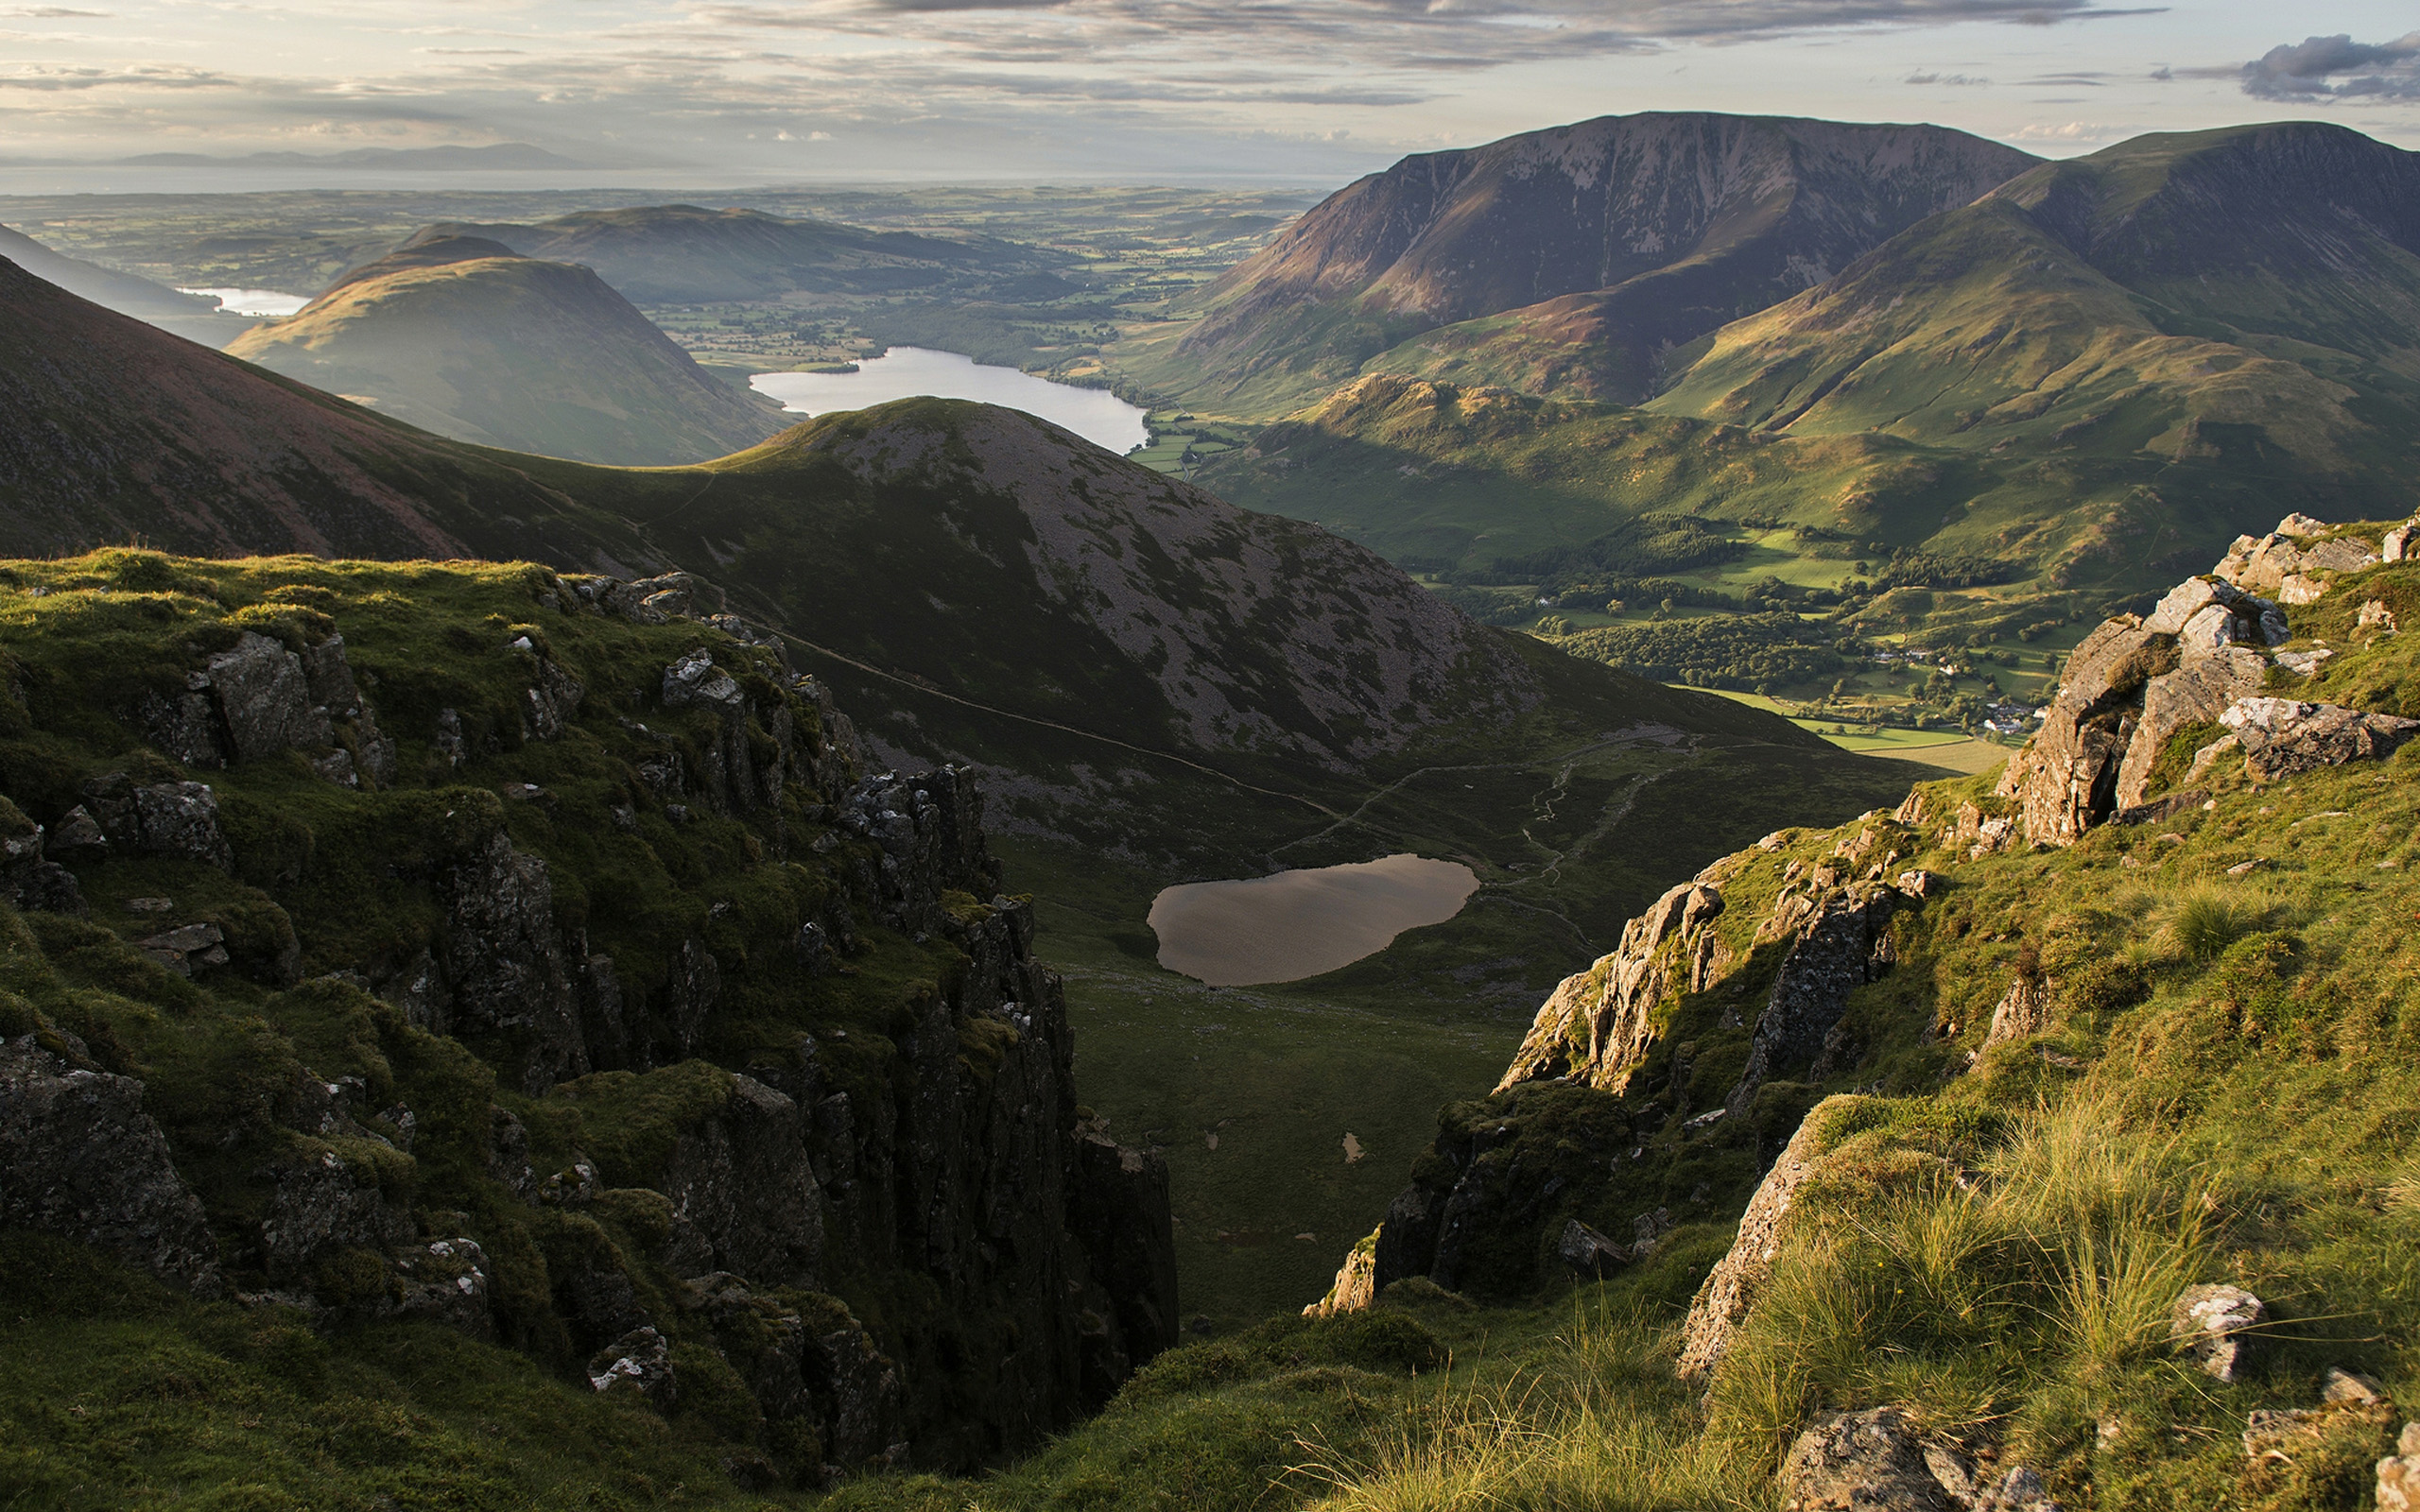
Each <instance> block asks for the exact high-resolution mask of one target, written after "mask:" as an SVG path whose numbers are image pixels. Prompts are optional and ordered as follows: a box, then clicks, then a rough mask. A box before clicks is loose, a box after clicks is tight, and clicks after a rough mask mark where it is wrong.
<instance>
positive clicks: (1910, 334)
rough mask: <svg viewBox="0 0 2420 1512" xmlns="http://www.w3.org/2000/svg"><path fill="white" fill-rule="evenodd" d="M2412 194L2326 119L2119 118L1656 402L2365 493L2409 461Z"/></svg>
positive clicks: (2367, 146)
mask: <svg viewBox="0 0 2420 1512" xmlns="http://www.w3.org/2000/svg"><path fill="white" fill-rule="evenodd" d="M2415 196H2420V154H2415V153H2411V152H2406V151H2403V150H2401V149H2399V148H2396V147H2392V146H2387V145H2385V144H2384V143H2380V142H2376V141H2373V140H2371V139H2370V138H2368V137H2364V136H2361V135H2360V134H2359V133H2358V132H2354V131H2351V130H2347V129H2344V128H2342V127H2337V126H2327V125H2320V124H2310V123H2288V124H2281V125H2275V126H2261V127H2243V128H2235V129H2226V130H2220V131H2205V132H2195V133H2188V134H2182V135H2157V136H2150V137H2142V138H2137V139H2135V141H2132V142H2128V143H2123V144H2120V145H2119V146H2115V147H2111V148H2108V149H2106V150H2103V151H2101V152H2098V153H2095V154H2093V155H2092V156H2090V157H2088V158H2082V159H2078V160H2075V161H2073V162H2071V163H2051V164H2046V165H2044V166H2043V167H2041V168H2037V169H2035V170H2033V171H2032V172H2031V173H2028V174H2026V175H2024V176H2023V177H2021V178H2019V179H2016V180H2013V181H2011V182H2010V183H2008V184H2006V185H2004V186H2002V187H2001V188H2000V189H1998V190H1997V191H1996V192H1995V193H1993V194H1992V195H1990V196H1988V197H1986V198H1983V199H1981V200H1979V201H1978V202H1977V203H1976V204H1973V205H1971V206H1967V207H1965V208H1963V209H1961V210H1958V211H1954V212H1951V213H1949V214H1947V215H1942V216H1939V217H1937V218H1936V219H1933V220H1931V221H1927V222H1926V223H1925V224H1923V225H1921V226H1918V227H1916V228H1914V229H1912V230H1910V232H1906V233H1905V234H1903V235H1901V236H1899V237H1897V238H1895V239H1894V240H1893V241H1892V242H1890V243H1888V244H1886V245H1885V246H1883V247H1882V248H1880V249H1876V251H1875V252H1874V253H1872V254H1871V255H1869V256H1867V257H1866V258H1864V259H1861V260H1860V261H1858V263H1857V264H1855V265H1853V266H1849V267H1847V268H1844V269H1843V270H1842V271H1841V275H1840V276H1839V277H1838V278H1836V279H1834V280H1832V281H1831V282H1829V283H1826V284H1824V286H1822V287H1820V288H1816V289H1811V290H1809V291H1807V292H1806V294H1803V295H1800V296H1799V297H1797V298H1796V299H1793V300H1790V301H1786V302H1784V303H1782V304H1778V305H1776V306H1774V307H1773V308H1772V309H1771V310H1768V311H1765V312H1763V313H1762V314H1760V315H1757V316H1754V317H1751V318H1748V319H1745V320H1742V321H1739V322H1737V324H1734V325H1732V326H1729V327H1726V328H1725V329H1724V330H1722V331H1721V332H1720V333H1718V334H1717V335H1714V336H1713V337H1712V338H1711V340H1710V341H1709V343H1708V344H1707V345H1706V347H1705V349H1704V350H1703V352H1702V353H1692V354H1691V355H1692V356H1693V357H1694V360H1693V361H1691V362H1690V363H1688V364H1687V366H1686V367H1685V369H1682V370H1679V371H1678V373H1677V376H1676V377H1675V379H1674V381H1673V382H1672V383H1671V385H1670V386H1669V387H1668V388H1667V389H1666V390H1665V392H1663V393H1661V394H1659V395H1658V396H1657V397H1656V398H1655V400H1654V401H1653V402H1652V404H1651V406H1650V407H1651V408H1652V409H1654V410H1657V411H1659V412H1663V413H1670V414H1690V415H1699V416H1703V417H1707V418H1711V419H1719V420H1722V421H1729V422H1732V423H1736V424H1744V425H1750V426H1754V427H1756V428H1759V429H1769V430H1778V431H1784V432H1786V433H1789V434H1792V435H1837V434H1841V433H1844V432H1848V431H1853V430H1858V431H1862V430H1872V431H1880V432H1884V433H1886V434H1891V435H1896V436H1902V437H1906V438H1910V439H1919V440H1926V441H1930V442H1933V443H1935V444H1939V445H1943V446H1947V447H1953V448H1956V449H1959V450H1964V451H1974V452H1984V453H1991V452H2002V453H2005V452H2009V451H2014V450H2016V449H2019V448H2023V449H2025V450H2028V451H2030V452H2033V453H2036V454H2048V453H2051V452H2064V453H2068V454H2072V455H2076V456H2077V457H2078V458H2079V459H2083V458H2090V459H2094V460H2100V459H2106V460H2108V461H2113V462H2119V463H2137V464H2152V465H2159V464H2171V465H2187V464H2191V463H2195V462H2199V461H2222V462H2223V463H2224V464H2225V465H2226V466H2228V467H2230V468H2233V469H2237V470H2238V471H2243V470H2249V471H2253V472H2263V473H2268V474H2272V475H2273V476H2279V477H2280V480H2281V481H2283V480H2284V479H2285V478H2288V477H2290V478H2291V479H2292V480H2293V482H2294V483H2296V484H2299V485H2300V486H2301V487H2303V488H2306V489H2309V490H2318V493H2317V496H2318V497H2319V498H2320V499H2322V500H2326V501H2327V502H2329V503H2330V505H2331V507H2333V508H2335V509H2337V510H2340V511H2341V510H2342V509H2344V508H2347V507H2350V508H2352V509H2355V510H2366V511H2368V512H2369V513H2372V514H2375V513H2378V512H2381V511H2380V509H2379V508H2377V507H2375V506H2377V504H2379V503H2380V502H2382V501H2383V499H2384V497H2385V495H2384V494H2383V493H2381V492H2380V491H2379V490H2386V491H2387V492H2393V491H2394V490H2395V489H2397V488H2398V487H2399V486H2400V485H2401V483H2402V482H2403V481H2404V480H2407V479H2409V478H2410V477H2411V476H2412V472H2411V463H2412V461H2413V460H2414V456H2415V454H2414V453H2413V452H2412V451H2411V442H2410V439H2409V437H2410V434H2411V429H2410V422H2411V418H2412V416H2413V414H2414V410H2413V407H2412V406H2413V404H2414V403H2415V401H2414V399H2413V396H2412V391H2411V379H2412V376H2413V375H2414V374H2415V373H2420V212H2415V211H2414V209H2413V201H2414V197H2415ZM2146 481H2149V479H2148V476H2147V477H2146ZM2331 494H2332V495H2333V498H2332V499H2331V498H2330V495H2331ZM2272 512H2273V511H2272ZM2385 512H2393V511H2392V510H2387V511H2385Z"/></svg>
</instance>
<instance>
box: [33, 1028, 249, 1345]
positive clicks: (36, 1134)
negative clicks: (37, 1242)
mask: <svg viewBox="0 0 2420 1512" xmlns="http://www.w3.org/2000/svg"><path fill="white" fill-rule="evenodd" d="M61 1045H62V1049H64V1050H65V1051H66V1052H67V1053H66V1054H61V1053H59V1052H57V1051H53V1050H50V1049H45V1048H44V1047H43V1044H42V1043H41V1042H40V1041H39V1040H38V1039H37V1037H35V1036H33V1035H24V1036H20V1037H19V1038H17V1039H15V1040H9V1041H6V1042H5V1043H0V1223H7V1224H10V1225H15V1226H20V1227H23V1228H27V1229H40V1230H41V1231H43V1232H44V1233H52V1234H57V1235H59V1236H61V1238H65V1239H72V1240H74V1241H76V1242H77V1243H78V1244H83V1245H90V1246H93V1247H94V1248H95V1249H97V1250H99V1251H100V1252H102V1253H103V1254H106V1255H110V1256H112V1257H114V1258H115V1259H118V1260H122V1261H124V1262H126V1263H129V1264H131V1265H139V1266H141V1267H142V1268H144V1269H145V1270H147V1271H149V1272H151V1274H153V1275H154V1276H157V1277H159V1278H160V1279H161V1280H165V1281H169V1282H172V1283H174V1284H176V1285H179V1286H182V1287H184V1288H186V1289H188V1290H190V1291H192V1292H194V1293H196V1294H197V1295H199V1296H205V1297H207V1296H215V1295H216V1293H217V1291H218V1287H219V1265H218V1248H217V1245H216V1242H214V1241H213V1240H212V1238H211V1235H210V1229H209V1226H208V1224H207V1222H206V1220H205V1218H204V1216H203V1213H202V1207H201V1203H200V1201H199V1199H198V1198H196V1197H195V1195H194V1194H193V1189H192V1188H190V1187H188V1186H187V1185H186V1184H185V1181H184V1177H182V1176H181V1175H179V1174H178V1172H177V1168H176V1165H175V1163H174V1162H173V1160H171V1159H170V1155H169V1150H168V1140H167V1136H166V1135H165V1134H164V1133H162V1132H161V1129H160V1125H158V1124H157V1123H155V1122H154V1121H153V1120H152V1118H151V1116H150V1115H149V1114H147V1113H146V1112H144V1111H143V1084H142V1083H141V1082H139V1081H136V1080H135V1079H134V1078H133V1077H131V1076H113V1075H110V1074H105V1073H102V1072H98V1071H95V1070H92V1069H90V1068H89V1067H87V1066H82V1065H78V1064H77V1063H76V1058H80V1052H79V1051H78V1047H77V1046H75V1044H74V1043H73V1042H72V1041H71V1040H66V1037H63V1036H62V1037H61ZM71 1057H76V1058H71Z"/></svg>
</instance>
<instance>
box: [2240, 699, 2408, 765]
mask: <svg viewBox="0 0 2420 1512" xmlns="http://www.w3.org/2000/svg"><path fill="white" fill-rule="evenodd" d="M2219 722H2220V723H2221V724H2222V725H2224V726H2226V727H2227V729H2228V730H2230V731H2232V732H2233V733H2234V735H2235V739H2236V743H2237V745H2238V747H2239V748H2240V749H2241V750H2242V751H2243V765H2244V770H2245V771H2246V772H2247V773H2248V774H2250V775H2251V776H2252V777H2254V778H2255V779H2256V780H2258V781H2260V782H2274V781H2276V780H2277V779H2279V778H2284V777H2291V776H2293V775H2294V774H2295V773H2297V772H2308V771H2313V770H2316V769H2317V768H2319V767H2322V766H2341V765H2343V764H2344V763H2346V762H2352V761H2363V760H2375V759H2377V758H2379V757H2385V756H2392V755H2394V753H2395V751H2396V750H2398V749H2400V748H2401V747H2402V746H2403V744H2404V742H2406V741H2408V740H2410V739H2411V737H2412V736H2413V735H2415V734H2420V719H2400V718H2397V717H2395V716H2394V715H2393V714H2376V713H2361V712H2360V711H2359V710H2355V709H2344V708H2340V707H2338V706H2337V705H2335V704H2326V703H2303V702H2300V701H2298V700H2296V699H2292V698H2242V699H2238V700H2237V701H2236V702H2235V703H2234V704H2232V705H2230V706H2229V707H2228V708H2227V710H2226V712H2225V713H2221V715H2219Z"/></svg>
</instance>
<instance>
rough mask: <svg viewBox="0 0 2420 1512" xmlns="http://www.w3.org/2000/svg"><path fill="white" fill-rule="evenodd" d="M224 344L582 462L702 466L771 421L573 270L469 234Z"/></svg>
mask: <svg viewBox="0 0 2420 1512" xmlns="http://www.w3.org/2000/svg"><path fill="white" fill-rule="evenodd" d="M227 350H228V351H229V352H231V353H233V355H235V356H238V357H241V358H243V359H244V360H246V361H247V362H255V363H258V364H260V365H261V366H263V367H265V368H268V369H271V370H272V371H275V372H282V373H285V375H286V376H288V377H291V378H297V379H300V380H302V382H304V383H308V384H311V385H312V386H314V387H319V388H321V389H324V390H326V391H328V392H331V393H339V394H344V395H346V396H347V397H350V398H354V399H357V400H359V401H360V402H361V403H364V404H374V405H375V406H376V407H378V408H379V409H381V410H383V411H385V412H386V413H388V414H391V415H393V416H395V417H396V418H397V419H399V420H404V421H410V422H411V423H413V424H415V425H420V426H423V427H425V428H427V429H429V430H433V431H436V432H438V433H440V434H441V435H445V436H451V437H454V438H458V439H460V440H466V441H476V442H478V443H480V444H482V445H488V446H502V447H510V448H511V449H513V450H516V451H523V452H536V453H540V454H543V455H554V456H568V457H578V458H580V459H582V460H586V461H592V462H609V463H620V464H626V465H633V466H652V465H662V464H667V463H676V462H695V461H701V460H703V459H705V458H707V457H712V456H721V455H726V454H728V453H731V452H736V451H741V450H744V449H745V448H747V447H750V446H752V445H754V444H755V443H756V442H758V441H761V440H763V439H764V438H766V437H768V436H769V435H771V434H772V433H773V432H774V431H775V430H778V429H779V428H780V427H781V425H782V421H781V418H780V413H779V411H778V410H777V409H775V408H774V406H773V405H772V404H770V403H769V402H767V401H764V400H761V399H758V398H756V397H754V396H752V395H749V394H743V393H740V392H738V391H736V390H735V389H734V388H733V387H731V386H730V385H728V384H725V383H721V382H718V381H717V380H716V379H715V378H714V377H712V376H711V375H709V374H708V373H707V372H706V371H705V369H702V368H700V367H699V366H698V364H697V363H696V362H695V361H694V360H692V359H691V357H690V356H689V354H688V353H687V352H683V350H681V348H680V347H679V346H677V345H675V344H674V342H673V341H672V339H671V338H670V337H669V336H667V335H665V334H664V333H663V332H662V331H660V330H658V329H657V328H656V327H655V326H654V325H653V324H652V323H650V322H649V321H648V318H647V317H645V316H643V315H641V314H639V312H638V311H637V310H635V309H633V308H632V307H631V303H630V301H627V300H625V299H623V298H622V297H621V296H620V295H619V294H616V293H615V292H614V290H613V289H612V288H611V287H609V286H608V285H607V284H606V283H605V282H604V281H603V280H602V279H599V278H598V277H597V276H596V274H595V273H592V272H590V271H589V270H588V269H587V268H584V267H575V266H570V265H568V264H563V263H547V262H540V261H538V260H536V259H533V258H527V257H523V256H520V255H519V254H517V253H515V252H513V251H512V250H511V249H510V248H507V247H503V246H501V245H499V244H497V243H495V242H492V241H486V240H482V239H480V238H478V237H474V236H433V237H427V238H422V239H417V240H415V241H413V242H411V243H410V244H408V245H406V247H404V248H402V249H398V250H397V251H395V252H393V253H390V254H389V255H388V256H386V257H383V258H380V259H378V260H376V261H374V262H372V263H369V264H366V265H364V266H360V267H356V268H354V269H352V270H351V271H349V272H347V273H346V274H345V275H344V276H343V277H341V278H339V279H337V282H336V283H333V284H331V285H330V286H329V287H328V289H327V290H326V291H325V292H324V293H322V294H320V297H319V298H317V299H316V300H313V301H311V303H310V304H308V305H306V306H304V307H303V308H302V310H301V311H300V312H298V313H296V314H295V315H292V316H289V317H287V318H285V319H282V320H278V321H276V322H274V323H273V324H268V325H262V326H257V327H255V328H253V329H252V330H251V331H250V332H248V333H247V334H246V335H244V336H243V337H242V338H240V339H239V340H237V341H234V342H233V343H231V344H230V345H229V346H228V349H227Z"/></svg>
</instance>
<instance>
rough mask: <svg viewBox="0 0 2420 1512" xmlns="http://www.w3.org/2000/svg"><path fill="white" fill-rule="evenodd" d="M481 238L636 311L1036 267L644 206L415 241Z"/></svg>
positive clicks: (983, 247)
mask: <svg viewBox="0 0 2420 1512" xmlns="http://www.w3.org/2000/svg"><path fill="white" fill-rule="evenodd" d="M422 234H423V235H424V236H429V235H467V236H481V237H486V238H488V239H489V240H492V241H497V242H501V243H503V244H504V245H505V246H507V247H510V248H511V249H513V250H514V251H516V252H519V253H521V254H522V255H523V256H525V257H537V258H544V259H546V260H547V261H550V262H557V263H579V264H583V265H585V266H589V267H592V268H595V269H596V274H597V276H598V277H600V278H602V279H603V280H604V281H605V282H606V283H611V284H612V285H614V288H616V289H618V290H620V291H621V293H622V294H623V296H624V297H625V298H627V299H630V300H633V301H637V302H639V303H641V304H680V303H689V302H714V301H733V300H770V299H779V298H780V297H781V296H783V295H785V294H788V293H791V292H793V291H799V290H804V291H809V292H813V293H820V294H829V293H850V294H869V293H873V294H878V293H890V292H898V291H907V290H915V289H927V288H931V287H934V286H935V285H938V284H941V283H946V282H947V281H948V280H949V279H950V278H951V277H952V276H953V275H956V274H960V273H964V272H969V271H975V270H982V271H993V272H1006V271H1016V270H1021V269H1025V268H1029V267H1039V266H1041V264H1042V262H1043V261H1045V260H1044V259H1042V258H1041V257H1040V255H1039V254H1038V253H1036V252H1035V251H1034V250H1033V249H1029V248H1024V247H1018V246H1014V245H1012V244H1011V243H1007V242H1000V241H993V240H969V241H953V240H945V239H943V238H941V237H935V236H919V235H916V234H914V233H913V232H872V231H861V230H859V229H857V228H856V227H854V226H841V225H836V224H833V223H832V222H829V221H821V220H786V219H783V218H782V217H780V216H778V215H766V214H764V213H763V212H761V211H754V210H703V209H700V208H699V207H698V206H696V205H647V206H641V207H638V208H635V209H630V210H590V211H582V212H580V213H579V214H578V215H564V216H562V217H560V218H558V219H555V220H548V221H541V222H540V223H538V224H537V225H534V226H520V225H507V224H493V225H489V224H475V223H471V222H446V223H442V224H440V225H437V226H432V227H430V228H429V229H428V230H427V231H426V232H423V233H422Z"/></svg>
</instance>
